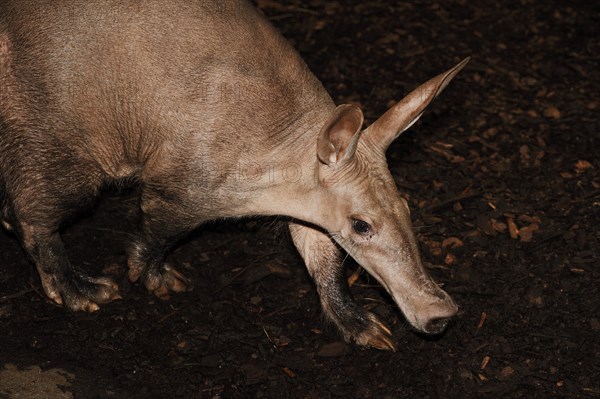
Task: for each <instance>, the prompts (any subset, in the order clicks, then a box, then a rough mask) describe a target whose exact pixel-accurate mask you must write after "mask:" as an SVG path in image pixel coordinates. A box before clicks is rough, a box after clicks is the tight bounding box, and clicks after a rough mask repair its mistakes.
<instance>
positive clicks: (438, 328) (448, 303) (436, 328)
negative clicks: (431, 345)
mask: <svg viewBox="0 0 600 399" xmlns="http://www.w3.org/2000/svg"><path fill="white" fill-rule="evenodd" d="M456 313H458V305H456V303H455V302H454V301H453V300H452V298H450V296H449V295H448V294H446V295H445V298H444V299H443V300H442V301H437V302H435V303H432V304H430V305H429V306H427V307H426V308H425V309H424V311H423V314H422V315H421V317H419V319H420V320H421V323H420V324H421V326H420V328H419V329H420V330H421V331H423V332H424V333H427V334H439V333H441V332H443V331H444V329H445V328H446V326H447V325H448V322H449V321H450V319H452V317H454V316H455V315H456Z"/></svg>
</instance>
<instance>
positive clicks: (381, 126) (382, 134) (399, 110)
mask: <svg viewBox="0 0 600 399" xmlns="http://www.w3.org/2000/svg"><path fill="white" fill-rule="evenodd" d="M469 60H470V57H468V58H465V59H464V60H462V61H461V62H459V63H458V64H457V65H456V66H455V67H454V68H451V69H449V70H448V71H446V72H444V73H442V74H440V75H438V76H436V77H435V78H433V79H431V80H429V81H428V82H426V83H423V84H422V85H421V86H419V87H417V88H416V89H415V90H413V91H412V92H411V93H410V94H409V95H408V96H406V97H404V98H403V99H402V100H400V101H399V102H398V103H396V104H395V105H394V106H392V108H390V109H388V110H387V111H386V112H385V113H384V114H383V115H382V116H381V117H380V118H379V119H377V120H376V121H375V122H373V124H372V125H371V126H369V127H368V128H367V129H365V135H368V136H369V138H371V139H372V140H373V141H375V142H376V143H378V144H379V147H381V148H383V149H384V150H385V149H387V148H388V146H389V145H390V144H391V143H392V141H394V140H395V139H396V138H397V137H398V136H399V135H400V133H402V132H404V131H405V130H407V129H408V128H409V127H411V126H412V125H413V123H415V122H416V121H417V120H418V119H419V118H420V117H421V115H422V114H423V112H424V111H425V108H426V107H427V106H428V105H429V104H430V103H431V102H432V101H433V100H434V99H435V98H436V97H437V96H438V94H440V93H441V92H442V90H444V88H446V86H448V83H450V81H451V80H452V78H454V77H455V76H456V74H457V73H459V72H460V70H461V69H463V67H464V66H465V65H466V64H467V62H469ZM365 137H366V136H365Z"/></svg>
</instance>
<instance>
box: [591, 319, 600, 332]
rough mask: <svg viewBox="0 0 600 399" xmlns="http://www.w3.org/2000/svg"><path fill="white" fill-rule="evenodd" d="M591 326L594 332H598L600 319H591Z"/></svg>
mask: <svg viewBox="0 0 600 399" xmlns="http://www.w3.org/2000/svg"><path fill="white" fill-rule="evenodd" d="M590 326H591V327H592V330H594V331H598V330H600V321H598V319H595V318H594V319H591V320H590Z"/></svg>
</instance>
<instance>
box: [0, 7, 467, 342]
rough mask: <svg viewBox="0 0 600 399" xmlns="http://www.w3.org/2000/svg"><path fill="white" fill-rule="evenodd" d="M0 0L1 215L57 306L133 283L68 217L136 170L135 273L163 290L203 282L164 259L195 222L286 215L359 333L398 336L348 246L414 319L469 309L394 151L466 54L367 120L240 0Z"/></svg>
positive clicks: (319, 277) (346, 328) (347, 330)
mask: <svg viewBox="0 0 600 399" xmlns="http://www.w3.org/2000/svg"><path fill="white" fill-rule="evenodd" d="M0 10H2V12H1V13H0V150H1V151H0V204H1V207H0V212H1V214H0V218H1V220H2V224H3V226H4V227H5V228H7V229H10V230H13V231H14V232H15V234H16V236H17V237H18V238H19V240H20V241H21V243H22V245H23V247H24V249H25V251H26V252H27V254H28V255H29V257H30V258H31V260H32V261H33V262H34V263H35V265H36V267H37V270H38V272H39V275H40V279H41V283H42V286H43V288H44V291H45V293H46V295H47V296H48V298H50V299H51V300H52V301H54V302H55V303H57V304H60V305H64V306H65V307H67V308H68V309H71V310H83V311H95V310H97V309H98V308H99V304H103V303H107V302H110V301H112V300H115V299H118V298H120V295H119V291H118V287H117V284H115V283H114V282H113V281H111V280H110V279H108V278H106V277H90V276H87V275H85V274H84V273H83V272H82V271H80V270H79V269H78V268H77V267H75V266H74V265H72V264H71V263H70V262H69V259H68V258H67V255H66V251H65V248H64V245H63V243H62V240H61V238H60V234H59V230H60V228H61V227H62V225H63V223H64V221H65V220H68V219H70V218H71V217H72V216H73V215H74V214H76V212H77V211H78V210H79V209H81V208H82V207H84V206H86V205H87V204H89V203H90V202H91V200H92V199H93V198H94V197H95V196H96V195H97V194H98V193H99V191H100V190H101V189H102V188H103V187H105V186H106V185H110V184H121V183H122V182H123V181H127V182H134V183H137V184H139V185H140V186H141V196H140V211H141V228H140V231H139V233H138V235H137V237H136V238H135V239H134V242H133V243H132V245H131V247H130V248H129V250H128V266H129V278H130V280H131V281H134V282H135V281H141V282H142V283H143V284H144V286H145V287H146V288H147V289H148V290H149V291H150V292H152V293H153V294H154V295H156V296H157V297H159V298H162V299H167V298H168V297H169V295H170V293H172V292H181V291H185V290H187V289H189V288H190V287H191V281H190V280H189V279H188V278H187V277H186V276H184V275H183V274H181V273H180V272H178V271H177V270H176V268H175V267H173V265H170V264H169V263H168V262H166V260H165V258H166V254H167V252H168V250H169V248H170V247H171V246H172V245H173V244H174V243H175V242H176V241H177V240H179V239H180V238H181V237H183V236H185V234H186V233H187V232H189V231H190V230H192V229H194V228H195V227H197V226H198V225H200V224H202V223H204V222H206V221H209V220H215V219H219V218H227V217H243V216H248V215H285V216H289V217H290V218H292V220H293V222H292V223H291V224H290V230H291V233H292V238H293V241H294V243H295V245H296V247H297V248H298V250H299V252H300V253H301V255H302V256H303V258H304V261H305V263H306V265H307V268H308V271H309V273H310V274H311V276H312V277H313V279H314V281H315V284H316V286H317V290H318V292H319V295H320V298H321V302H322V304H323V310H324V312H325V314H326V315H327V317H328V318H329V319H330V320H331V321H333V322H334V323H335V325H336V326H337V327H338V328H339V330H340V331H341V333H342V335H343V336H344V338H345V339H347V340H348V341H355V342H357V343H358V344H360V345H366V346H373V347H376V348H381V349H394V344H393V342H392V341H391V340H390V337H389V336H390V331H389V330H388V329H387V327H385V326H384V324H382V323H381V322H380V321H379V320H377V318H376V317H375V316H374V315H372V314H371V313H369V312H368V311H366V310H365V309H363V308H361V307H359V306H358V305H357V304H356V303H355V302H354V301H353V300H352V298H351V296H350V293H349V290H348V286H347V284H346V281H345V279H344V274H343V270H342V261H341V260H342V253H341V252H340V248H341V249H343V250H344V251H346V252H347V253H348V254H350V255H351V256H352V257H354V258H355V259H356V260H357V262H358V263H360V264H361V265H362V266H363V267H364V268H365V269H366V270H367V271H368V272H369V273H371V274H372V275H373V276H374V277H375V278H376V279H377V280H379V281H380V282H381V284H382V285H383V286H384V287H385V288H386V289H387V290H388V292H389V293H390V294H391V295H392V297H393V298H394V300H395V301H396V303H397V304H398V305H399V306H400V308H401V309H402V311H403V312H404V314H405V315H406V318H407V319H408V321H409V322H410V323H411V324H412V325H413V326H415V328H417V329H419V330H421V331H424V332H431V333H436V332H439V331H441V330H443V328H444V327H445V324H446V322H447V320H448V319H449V318H450V317H451V316H452V315H453V314H455V313H456V310H457V307H456V305H455V304H454V302H453V301H452V300H451V299H450V298H449V297H448V295H447V294H446V293H445V292H443V291H442V290H441V289H440V288H439V287H438V286H437V285H436V284H435V283H434V282H433V281H432V280H431V279H430V278H429V276H428V275H427V273H426V271H425V270H424V268H423V266H422V264H421V261H420V258H419V253H418V248H417V243H416V240H415V237H414V235H413V233H412V228H411V223H410V214H409V210H408V207H407V204H406V201H404V200H403V199H402V198H401V197H400V195H399V194H398V192H397V190H396V187H395V185H394V181H393V179H392V177H391V175H390V173H389V171H388V169H387V166H386V163H385V150H386V149H387V147H388V146H389V144H390V143H391V142H392V141H393V140H394V139H395V138H396V137H397V136H398V134H400V133H401V132H402V131H404V130H406V129H407V128H408V127H410V125H411V124H412V123H414V121H416V120H417V119H418V118H419V116H420V115H421V114H422V113H423V111H424V108H425V107H426V106H427V105H428V104H429V103H430V102H431V101H432V100H433V99H434V98H435V97H436V96H437V95H438V94H439V93H440V92H441V90H443V89H444V87H446V85H447V84H448V82H449V81H450V80H451V79H452V78H453V77H454V76H455V75H456V74H457V73H458V71H459V70H460V69H461V68H462V67H463V66H464V65H465V63H466V61H463V62H462V63H460V64H459V65H457V66H456V67H454V68H452V69H451V70H449V71H447V72H446V73H444V74H441V75H439V76H438V77H436V78H434V79H432V80H430V81H429V82H427V83H425V84H424V85H422V86H421V87H420V88H418V89H417V90H415V91H414V92H413V93H411V94H409V95H408V96H407V97H406V98H405V99H403V100H402V101H400V102H399V103H398V104H396V105H395V106H394V107H392V108H391V109H390V110H389V111H388V112H386V113H385V114H384V115H383V116H382V117H381V118H379V119H378V120H377V121H376V122H374V123H373V124H372V125H371V126H369V127H368V128H367V129H364V130H363V129H362V124H363V115H362V112H361V111H360V109H358V108H357V107H355V106H350V105H342V106H340V107H337V108H336V107H335V105H334V103H333V101H332V100H331V97H330V96H329V95H328V94H327V93H326V92H325V90H324V89H323V87H322V85H321V84H320V83H319V81H318V80H317V79H316V78H315V77H314V75H312V73H310V71H309V70H308V68H307V67H306V65H305V64H304V62H303V61H302V60H301V59H300V57H299V56H298V54H297V53H296V52H295V51H294V50H293V49H292V48H291V46H289V44H288V43H287V42H286V41H285V40H284V39H283V38H282V37H281V36H280V35H279V34H278V33H277V32H276V31H275V29H274V28H273V27H272V26H271V25H270V24H269V22H268V21H267V20H266V19H265V18H264V17H263V16H262V15H260V14H259V13H257V12H256V10H255V9H254V8H253V7H252V6H251V5H249V4H248V3H246V2H245V1H225V2H223V1H209V0H207V1H202V2H196V1H190V0H161V1H146V2H137V1H133V0H107V1H105V2H100V3H96V2H94V3H88V2H82V1H76V0H62V1H59V2H57V1H50V0H0ZM166 60H168V62H167V61H166Z"/></svg>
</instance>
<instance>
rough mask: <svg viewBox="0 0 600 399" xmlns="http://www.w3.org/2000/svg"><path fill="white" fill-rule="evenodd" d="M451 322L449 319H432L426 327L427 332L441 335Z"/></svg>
mask: <svg viewBox="0 0 600 399" xmlns="http://www.w3.org/2000/svg"><path fill="white" fill-rule="evenodd" d="M449 321H450V318H449V317H441V318H437V319H431V320H429V321H428V322H427V324H426V325H425V332H426V333H428V334H439V333H441V332H442V331H444V329H445V328H446V326H447V325H448V322H449Z"/></svg>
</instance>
